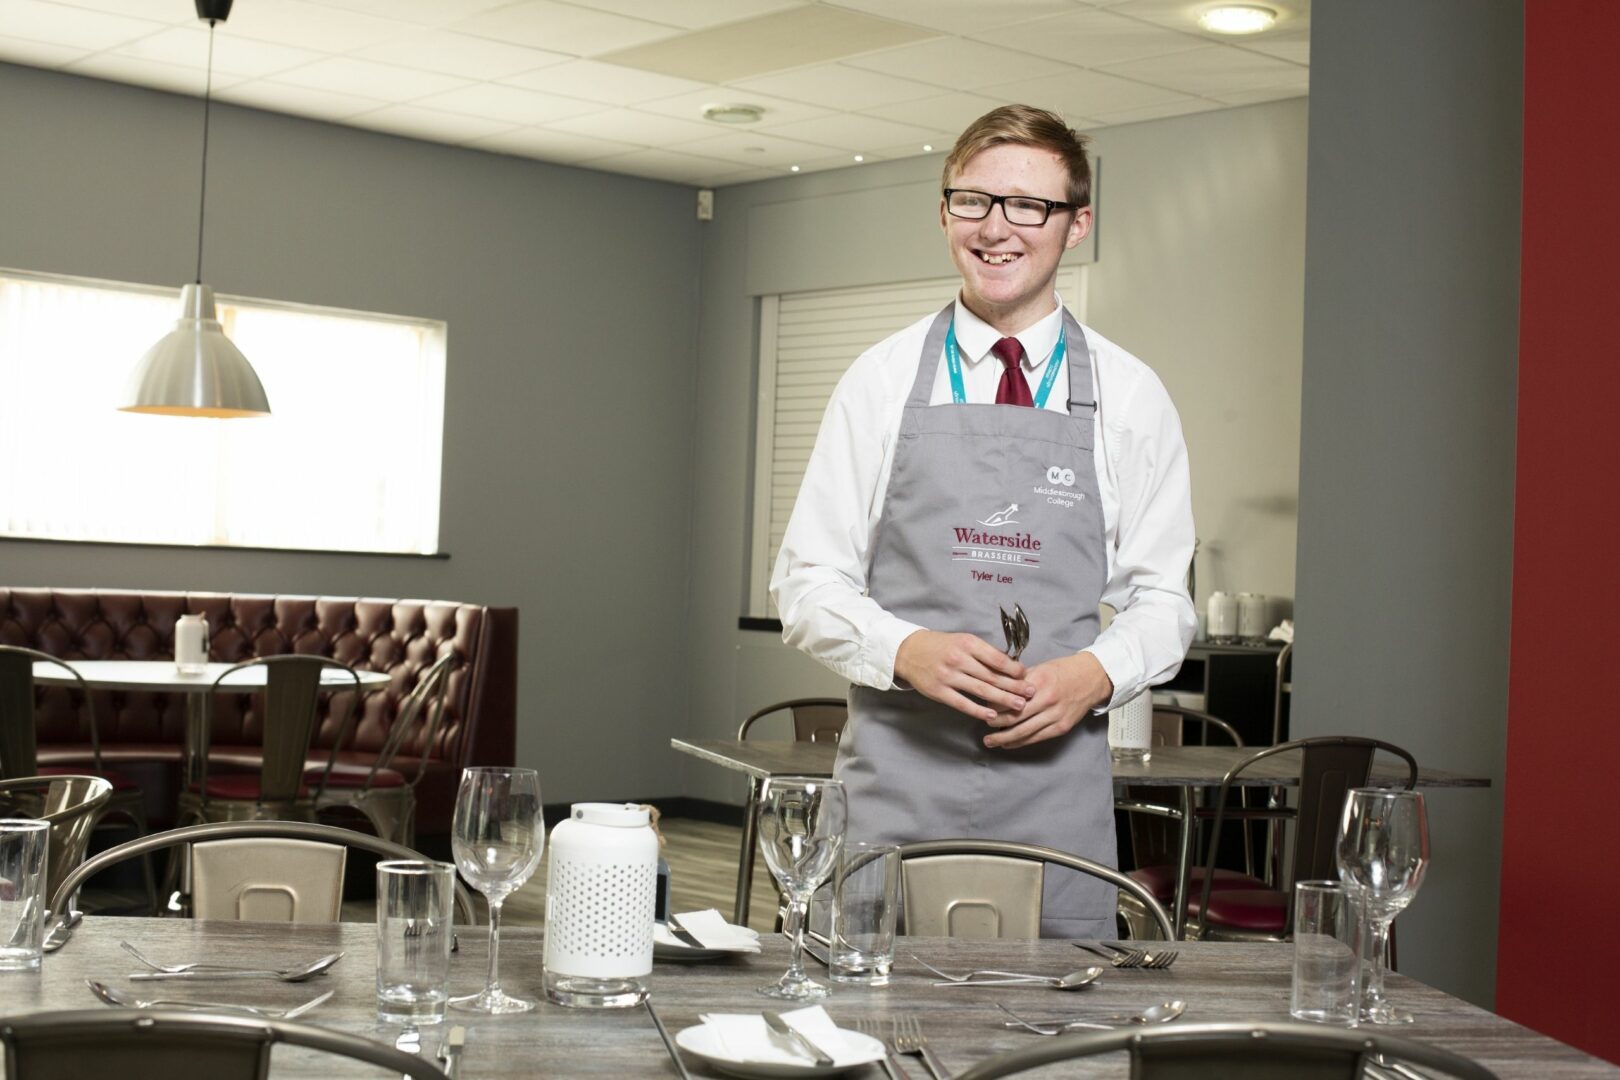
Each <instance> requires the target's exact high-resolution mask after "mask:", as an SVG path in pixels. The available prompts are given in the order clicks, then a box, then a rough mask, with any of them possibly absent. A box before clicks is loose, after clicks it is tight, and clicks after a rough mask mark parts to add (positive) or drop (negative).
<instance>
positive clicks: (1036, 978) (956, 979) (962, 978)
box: [911, 953, 1052, 983]
mask: <svg viewBox="0 0 1620 1080" xmlns="http://www.w3.org/2000/svg"><path fill="white" fill-rule="evenodd" d="M911 958H912V959H913V960H915V961H917V963H919V964H921V965H922V966H923V967H925V968H927V969H928V970H929V971H932V972H933V973H934V974H935V975H938V976H939V977H940V978H942V979H944V980H946V981H947V982H953V983H967V982H973V981H975V980H976V979H977V978H978V977H979V976H980V975H993V976H997V977H1000V978H1004V979H1027V980H1028V981H1030V982H1051V981H1052V978H1051V976H1048V975H1026V974H1024V973H1023V972H1021V971H993V970H991V969H990V968H981V969H980V970H978V971H970V972H968V973H967V974H966V975H947V974H946V973H945V972H943V971H941V970H939V968H937V967H935V966H934V965H933V964H930V963H929V962H928V961H926V960H924V959H923V958H922V957H920V956H918V955H916V954H915V953H912V954H911Z"/></svg>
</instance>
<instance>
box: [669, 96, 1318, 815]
mask: <svg viewBox="0 0 1620 1080" xmlns="http://www.w3.org/2000/svg"><path fill="white" fill-rule="evenodd" d="M1305 117H1306V105H1305V101H1304V100H1303V99H1295V100H1292V101H1282V102H1275V103H1271V104H1267V105H1259V106H1253V107H1249V108H1243V109H1229V110H1223V111H1218V112H1209V113H1202V114H1199V115H1195V116H1187V117H1177V118H1174V119H1169V120H1159V121H1153V122H1150V123H1141V124H1133V125H1126V126H1120V127H1114V128H1107V129H1104V130H1102V131H1099V132H1097V133H1096V143H1095V146H1094V150H1095V152H1096V153H1097V155H1098V156H1099V157H1100V158H1101V160H1102V163H1103V164H1102V181H1101V185H1100V187H1101V192H1100V199H1099V203H1098V209H1097V232H1096V236H1097V261H1096V263H1095V264H1093V265H1091V266H1090V268H1089V274H1090V304H1089V322H1090V323H1091V325H1092V326H1094V327H1095V328H1096V329H1097V330H1098V331H1099V332H1101V333H1102V334H1104V335H1106V336H1108V337H1110V338H1112V339H1114V340H1116V341H1118V342H1119V343H1120V344H1122V345H1123V346H1125V347H1126V348H1128V349H1130V350H1131V351H1133V352H1135V353H1136V354H1137V355H1138V356H1140V357H1141V358H1142V359H1143V360H1145V361H1146V362H1147V363H1148V364H1149V365H1151V366H1152V367H1153V368H1154V369H1155V370H1156V371H1158V373H1159V374H1160V376H1161V377H1162V378H1163V379H1164V380H1165V382H1166V384H1167V385H1168V386H1169V388H1170V392H1171V394H1172V395H1173V397H1174V398H1175V401H1176V404H1177V407H1178V408H1179V409H1180V411H1181V415H1182V421H1183V425H1184V428H1185V430H1186V433H1187V439H1188V445H1189V449H1190V452H1191V454H1192V466H1193V487H1194V512H1195V514H1196V516H1197V519H1198V524H1199V532H1200V535H1201V536H1202V537H1203V539H1204V544H1205V548H1204V554H1203V555H1201V556H1200V567H1199V570H1200V591H1201V593H1203V594H1205V595H1207V592H1208V590H1209V589H1211V588H1217V587H1220V588H1245V589H1251V590H1254V591H1259V592H1266V593H1270V594H1273V595H1278V596H1283V597H1291V596H1292V594H1293V591H1294V590H1293V569H1294V548H1295V518H1294V507H1295V499H1296V493H1295V483H1296V482H1297V468H1298V466H1297V461H1298V446H1299V432H1298V401H1299V363H1300V361H1299V355H1300V334H1301V330H1300V312H1301V306H1302V302H1303V301H1302V286H1301V281H1302V275H1303V262H1304V222H1305V209H1304V192H1305ZM942 161H943V157H942V156H938V155H936V156H931V157H927V158H913V159H907V160H903V161H898V162H892V163H886V164H881V165H874V166H864V167H862V168H859V169H843V170H839V171H837V172H833V173H819V174H813V175H809V176H801V177H791V178H786V179H782V180H769V181H763V182H761V183H756V184H746V185H740V186H736V187H730V188H726V189H724V190H722V191H720V192H718V193H717V196H716V212H715V220H714V221H713V222H711V223H710V224H709V225H707V226H706V231H705V235H704V245H703V284H702V304H703V307H702V322H701V330H700V339H699V348H698V400H699V412H698V414H697V416H698V420H699V423H698V425H697V446H696V451H695V452H696V485H695V489H694V495H693V506H694V510H695V513H694V518H693V521H694V530H693V543H692V553H693V555H692V583H693V588H692V611H691V620H690V623H689V625H690V627H691V630H692V632H691V636H690V638H689V641H690V645H689V647H690V649H691V662H692V666H693V670H694V671H696V672H700V673H701V674H700V676H699V677H698V678H696V679H694V681H693V683H692V698H691V702H692V704H691V718H690V727H689V732H690V734H691V736H692V737H695V738H721V737H726V736H729V735H731V734H732V733H734V732H735V730H736V725H737V722H738V721H739V720H740V719H741V718H742V716H743V715H745V714H746V713H747V712H749V711H751V710H752V709H753V708H756V707H758V706H759V705H761V704H765V703H767V702H769V701H772V700H779V699H782V698H787V697H793V696H798V695H810V694H820V693H832V694H841V693H842V692H843V686H842V685H841V684H840V683H839V682H838V680H837V679H836V678H834V677H833V676H832V675H831V674H830V673H828V672H827V671H825V670H824V669H822V668H821V667H820V666H819V665H817V664H815V663H814V662H813V661H810V660H808V659H806V658H805V657H803V656H802V655H800V654H798V653H796V652H794V651H792V650H789V649H787V648H786V647H785V646H783V645H782V644H781V642H780V640H779V639H778V637H777V636H776V635H774V634H770V633H764V632H756V631H739V630H737V628H736V626H737V616H738V615H739V614H740V613H742V612H743V611H744V610H745V608H746V599H747V589H746V579H747V573H748V567H747V552H748V546H747V541H748V534H747V525H748V521H749V516H748V515H749V503H750V497H751V490H750V486H749V485H750V483H751V477H750V461H751V457H752V442H751V439H752V416H753V390H754V381H755V362H756V359H755V358H756V341H755V335H756V333H757V331H756V326H755V307H756V304H755V299H754V295H753V293H754V292H755V291H758V290H760V289H762V288H764V287H765V283H771V282H775V283H778V287H799V288H806V287H813V288H826V287H832V286H837V285H856V284H862V283H867V282H870V281H872V280H873V277H872V273H873V271H872V269H871V267H872V266H873V264H874V263H876V264H878V265H881V266H882V268H883V277H884V278H885V279H887V280H908V279H914V278H927V277H936V276H949V275H951V274H952V273H953V270H952V268H951V264H950V261H949V259H948V257H947V255H946V251H945V243H944V240H943V238H942V237H941V236H940V234H939V224H938V209H937V202H936V201H935V197H934V196H933V195H931V194H929V192H931V191H932V186H933V185H937V184H938V182H939V173H940V168H941V165H942ZM835 208H836V209H839V210H842V211H846V212H857V213H859V214H860V215H861V216H862V220H863V221H869V222H883V223H885V224H884V225H883V227H881V228H879V227H876V226H875V225H874V226H873V227H870V228H867V229H858V230H857V229H846V230H843V231H841V232H838V234H837V235H839V236H840V237H841V238H842V242H841V243H839V244H835V245H828V244H825V243H821V242H819V241H818V237H819V236H820V234H822V233H823V232H825V231H826V230H829V229H836V226H834V225H830V224H829V223H828V221H827V220H826V219H827V215H828V214H829V213H830V212H831V211H832V210H833V209H835ZM767 210H768V212H766V211H767ZM756 211H758V213H756ZM756 221H759V222H765V223H766V225H767V227H768V228H769V229H770V230H771V235H772V236H775V237H782V238H783V240H782V242H780V243H779V244H777V245H775V246H774V248H773V247H772V246H770V245H765V244H761V243H758V242H756V241H757V238H756V237H754V236H752V235H751V234H750V232H749V229H750V223H751V222H756ZM795 236H797V237H800V238H802V239H803V240H804V241H805V242H802V243H791V242H789V241H791V240H792V238H794V237H795ZM740 253H746V257H740ZM1088 257H1089V250H1088V251H1087V252H1082V253H1080V254H1079V258H1081V259H1085V258H1088ZM783 282H787V283H790V284H788V285H782V284H781V283H783ZM851 359H852V360H853V359H854V357H853V356H852V357H851ZM683 768H685V770H686V783H685V790H686V791H687V792H688V793H689V794H693V795H698V796H702V797H705V798H714V799H731V800H740V798H741V795H742V790H743V789H742V786H741V781H740V780H738V779H736V778H735V777H733V776H728V775H724V774H721V773H720V772H719V771H718V770H715V769H713V768H712V767H709V766H704V765H701V764H697V763H691V764H683Z"/></svg>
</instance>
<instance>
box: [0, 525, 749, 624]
mask: <svg viewBox="0 0 1620 1080" xmlns="http://www.w3.org/2000/svg"><path fill="white" fill-rule="evenodd" d="M0 543H7V544H71V545H73V546H75V547H111V548H150V549H152V550H156V551H252V552H273V553H275V554H278V555H359V556H363V557H365V558H371V559H449V558H450V553H449V552H448V551H435V552H432V553H430V554H426V555H422V554H418V553H416V552H414V551H355V550H352V549H341V548H295V547H251V546H248V545H245V544H244V545H237V544H163V543H157V542H152V541H140V540H55V539H52V538H50V537H48V536H0ZM779 625H780V624H779Z"/></svg>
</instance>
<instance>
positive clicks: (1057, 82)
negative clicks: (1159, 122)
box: [983, 53, 1188, 124]
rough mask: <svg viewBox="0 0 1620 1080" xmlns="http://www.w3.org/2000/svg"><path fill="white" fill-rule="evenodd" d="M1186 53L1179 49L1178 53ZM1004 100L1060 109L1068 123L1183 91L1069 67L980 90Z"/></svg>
mask: <svg viewBox="0 0 1620 1080" xmlns="http://www.w3.org/2000/svg"><path fill="white" fill-rule="evenodd" d="M1185 55H1188V54H1186V53H1180V54H1178V56H1185ZM983 92H984V93H987V94H994V95H995V96H997V97H1000V98H1001V99H1002V100H1003V101H1020V102H1024V103H1026V104H1029V105H1038V106H1040V107H1041V108H1043V109H1051V110H1053V111H1054V112H1058V113H1062V114H1063V115H1064V116H1065V117H1067V118H1068V120H1069V123H1071V124H1078V123H1079V120H1080V118H1081V117H1086V116H1096V115H1097V114H1098V113H1100V112H1108V111H1117V110H1119V109H1134V108H1138V107H1140V106H1144V105H1162V104H1165V103H1167V102H1172V101H1179V100H1181V99H1182V97H1183V96H1184V95H1182V94H1180V93H1178V92H1177V91H1175V90H1166V89H1163V88H1161V87H1157V86H1148V85H1145V84H1143V83H1139V82H1132V81H1131V80H1129V79H1121V78H1116V77H1114V76H1113V75H1104V74H1101V73H1099V72H1095V71H1081V70H1079V69H1078V68H1074V69H1071V70H1069V71H1067V72H1065V73H1064V74H1062V75H1047V76H1045V77H1043V78H1039V79H1020V80H1019V81H1017V82H1010V83H1003V84H1001V85H1000V86H992V87H986V88H985V90H984V91H983Z"/></svg>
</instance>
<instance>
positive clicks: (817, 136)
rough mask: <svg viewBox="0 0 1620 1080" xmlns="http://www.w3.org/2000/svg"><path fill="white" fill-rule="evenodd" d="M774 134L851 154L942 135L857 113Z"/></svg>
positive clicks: (808, 122) (796, 125)
mask: <svg viewBox="0 0 1620 1080" xmlns="http://www.w3.org/2000/svg"><path fill="white" fill-rule="evenodd" d="M771 133H772V134H774V135H781V136H784V137H786V138H789V139H802V140H803V141H805V142H809V143H818V144H820V145H821V146H835V147H837V148H839V149H840V150H849V151H871V150H875V149H876V148H878V147H880V146H892V145H895V144H897V143H904V142H914V143H919V144H921V143H924V142H927V141H929V140H930V139H933V138H936V137H937V136H938V135H939V133H938V132H937V131H935V130H933V129H931V128H920V127H912V126H911V125H910V124H899V123H896V122H895V121H893V120H879V119H877V118H876V117H873V116H857V115H856V114H854V113H834V114H832V115H831V116H818V117H817V118H816V119H814V120H800V121H798V122H797V123H793V124H782V125H780V126H779V127H776V128H773V129H772V130H771Z"/></svg>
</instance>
